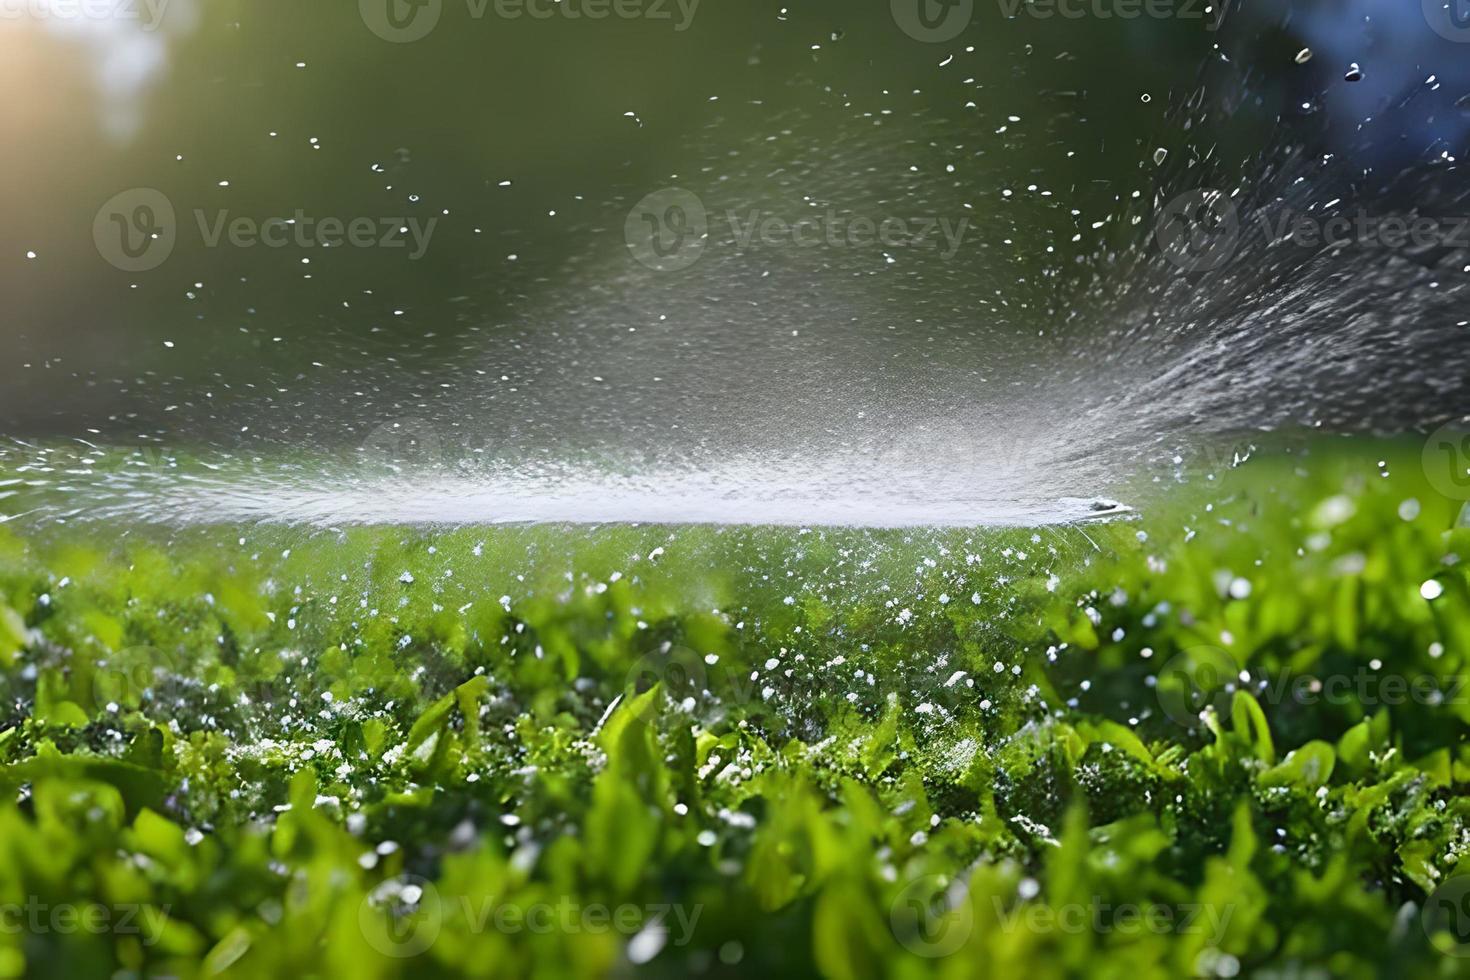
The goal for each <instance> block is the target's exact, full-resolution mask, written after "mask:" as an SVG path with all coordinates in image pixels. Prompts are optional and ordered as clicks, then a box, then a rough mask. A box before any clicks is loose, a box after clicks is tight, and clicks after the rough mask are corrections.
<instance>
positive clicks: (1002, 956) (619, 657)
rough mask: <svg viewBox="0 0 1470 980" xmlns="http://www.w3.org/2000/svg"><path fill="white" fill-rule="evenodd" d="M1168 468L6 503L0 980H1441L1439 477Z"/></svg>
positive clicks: (1459, 935) (1450, 941) (1450, 932)
mask: <svg viewBox="0 0 1470 980" xmlns="http://www.w3.org/2000/svg"><path fill="white" fill-rule="evenodd" d="M1163 483H1164V484H1167V486H1166V487H1164V488H1159V487H1154V488H1153V489H1152V492H1151V493H1150V494H1148V495H1146V496H1147V499H1148V500H1149V501H1150V502H1149V503H1148V504H1146V505H1144V506H1141V507H1140V508H1139V513H1138V514H1137V515H1136V519H1128V520H1119V521H1113V522H1109V523H1099V524H1088V525H1084V526H1068V527H1051V528H1037V529H1014V528H1013V529H951V530H943V529H937V530H926V531H922V532H916V531H891V532H890V531H885V532H876V531H862V530H818V529H812V530H794V529H793V530H777V529H735V528H728V529H716V528H702V527H700V528H663V527H626V526H623V527H606V528H554V527H535V528H473V527H460V528H452V529H424V528H419V529H404V528H384V527H359V528H346V529H341V530H306V529H300V528H287V527H278V526H269V525H262V526H249V527H241V526H231V527H206V528H195V529H192V530H176V531H172V532H169V531H165V530H164V529H161V528H150V527H135V526H125V525H122V524H120V523H117V522H109V523H104V524H91V523H82V524H74V525H64V526H50V527H46V528H36V527H27V526H26V525H25V523H24V522H23V521H16V522H12V523H11V524H10V525H3V526H0V661H3V672H0V683H3V684H4V689H3V691H0V694H3V700H0V781H3V782H4V784H5V786H6V792H5V802H4V803H3V804H0V849H3V851H4V854H3V858H0V974H3V975H22V974H25V973H27V972H32V973H36V972H44V973H47V974H50V975H68V976H76V977H90V976H103V975H114V974H116V975H125V976H162V975H168V976H183V977H193V976H211V975H223V976H245V977H254V976H277V977H279V976H296V975H321V976H350V977H354V978H371V977H388V976H399V975H404V976H435V975H445V976H460V975H472V976H504V977H548V978H553V977H555V978H561V977H567V976H574V975H575V976H602V975H612V976H624V975H631V974H637V975H648V976H670V977H679V976H686V975H699V976H708V977H720V976H730V977H734V976H792V977H807V976H813V975H823V976H828V977H833V978H840V980H841V978H867V977H875V978H876V977H921V976H949V977H956V978H961V977H963V978H971V977H986V976H996V977H1009V976H1023V975H1029V976H1071V975H1081V974H1084V973H1086V974H1089V975H1092V976H1118V977H1126V978H1128V980H1141V978H1145V977H1155V976H1157V977H1179V976H1186V975H1192V976H1217V977H1231V976H1237V975H1241V976H1244V975H1272V976H1281V977H1285V976H1294V977H1309V976H1321V977H1327V976H1332V977H1377V976H1380V975H1387V974H1390V973H1392V974H1393V975H1397V976H1405V977H1452V976H1462V975H1463V971H1464V969H1465V963H1466V962H1467V961H1466V960H1465V959H1464V957H1466V956H1470V857H1467V854H1470V798H1467V797H1466V795H1465V786H1466V784H1467V782H1470V746H1467V744H1466V742H1465V733H1466V730H1467V723H1470V692H1467V691H1466V690H1465V681H1466V680H1467V678H1470V669H1467V668H1470V664H1467V660H1466V658H1467V656H1470V577H1467V573H1466V565H1465V563H1464V559H1466V558H1470V527H1458V526H1457V524H1458V518H1459V514H1460V502H1459V501H1451V500H1447V499H1446V498H1444V497H1443V496H1441V495H1440V494H1438V493H1436V492H1435V491H1434V490H1433V489H1432V487H1431V486H1430V484H1429V482H1428V481H1427V479H1426V475H1425V473H1424V470H1423V467H1422V465H1421V462H1420V456H1419V447H1418V446H1415V445H1406V446H1383V445H1377V444H1367V443H1361V442H1348V443H1340V444H1332V445H1325V444H1324V445H1315V446H1313V447H1312V449H1311V451H1310V452H1308V451H1306V450H1303V449H1301V448H1298V449H1295V450H1293V451H1291V452H1286V451H1282V452H1280V453H1278V454H1268V455H1266V456H1258V457H1257V458H1255V459H1252V460H1251V461H1250V462H1249V463H1247V464H1245V465H1243V466H1240V467H1238V468H1235V469H1231V470H1228V471H1226V472H1220V473H1213V474H1210V473H1194V472H1183V471H1181V472H1178V473H1173V472H1171V473H1168V474H1165V476H1164V477H1163ZM6 528H9V530H6ZM1104 954H1106V955H1104Z"/></svg>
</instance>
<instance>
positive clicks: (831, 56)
mask: <svg viewBox="0 0 1470 980" xmlns="http://www.w3.org/2000/svg"><path fill="white" fill-rule="evenodd" d="M1046 9H1049V8H1045V7H1043V8H1040V10H1041V12H1042V15H1040V16H1039V15H1038V8H1034V7H1028V6H1024V5H1016V4H1012V3H1008V2H1001V0H988V2H981V0H976V2H974V3H971V2H969V0H964V2H961V3H958V4H956V5H953V6H944V5H941V4H939V3H937V2H935V0H893V2H892V3H888V2H876V0H875V2H871V3H863V4H857V3H852V2H851V0H810V2H800V0H701V2H698V3H695V2H693V0H685V3H684V4H682V5H681V4H679V3H677V2H676V0H624V2H623V3H622V4H620V5H619V6H617V7H616V8H614V7H613V6H612V4H611V3H610V2H609V3H607V4H605V5H603V6H599V4H598V2H597V0H561V2H560V3H558V4H549V3H548V4H537V3H534V2H533V3H532V4H531V6H530V7H529V8H528V7H525V6H523V5H520V4H513V3H507V2H505V0H502V3H500V4H499V5H497V4H495V3H494V2H488V3H486V4H480V3H478V0H442V2H441V0H418V2H417V3H408V2H404V0H363V2H362V3H360V4H354V3H350V2H346V0H340V2H335V3H331V4H324V3H323V4H302V3H299V2H297V0H252V2H249V3H244V2H232V0H116V2H114V0H107V2H103V0H95V2H93V3H86V2H80V0H78V2H77V3H66V2H64V0H62V2H58V0H6V3H5V7H4V14H3V17H0V73H3V77H4V79H5V82H6V84H7V89H8V90H9V91H11V92H12V93H13V97H12V98H10V99H7V100H5V101H4V103H3V104H0V154H3V159H4V173H5V176H6V179H5V180H4V181H3V182H0V207H3V211H4V214H5V215H6V218H7V220H6V221H5V223H4V228H3V230H0V291H3V292H0V295H3V296H4V300H5V302H4V305H3V314H0V337H3V344H4V352H5V357H4V358H3V359H0V431H3V432H4V433H5V434H6V435H8V436H11V437H16V438H33V437H36V438H39V437H48V436H67V437H70V436H78V435H84V434H85V435H87V436H88V438H96V439H99V440H111V441H115V442H121V443H130V442H134V441H136V440H139V439H142V440H145V441H146V440H157V441H168V442H170V443H210V444H220V445H241V444H252V445H253V444H258V443H262V442H281V443H293V444H296V443H301V442H303V441H310V442H314V443H318V444H325V445H335V444H341V445H352V444H355V443H360V442H361V441H362V439H363V438H365V437H366V436H367V435H368V434H369V433H371V432H372V431H373V430H374V429H375V428H376V427H379V426H381V425H383V424H384V423H385V421H387V420H392V419H401V418H404V417H412V416H424V417H433V418H448V419H454V420H456V421H458V420H461V419H463V418H473V419H476V420H478V422H479V424H480V425H481V427H482V428H485V429H487V430H493V431H495V432H496V433H498V434H499V435H501V436H503V437H504V439H506V440H508V441H510V442H514V441H515V440H516V439H524V440H527V441H528V442H537V443H545V442H547V441H548V440H562V441H570V442H574V443H575V442H579V441H580V443H582V444H595V443H597V441H598V440H599V439H601V438H603V437H605V436H606V434H607V432H609V431H612V430H613V429H616V430H617V431H619V432H622V433H627V432H630V431H633V432H637V431H642V432H643V434H644V438H643V440H642V441H643V443H653V442H656V441H657V440H658V438H659V437H660V436H659V433H666V432H668V431H669V429H670V427H673V428H680V427H682V428H683V429H684V430H685V432H686V435H684V436H682V438H688V439H689V440H691V441H692V442H693V443H696V444H697V443H698V441H699V440H700V439H701V438H706V437H710V436H712V434H714V433H717V432H718V433H721V434H722V436H721V437H722V438H725V439H728V440H731V442H732V444H741V445H745V446H758V445H759V444H761V442H762V440H768V439H769V438H770V436H771V432H772V430H773V429H779V430H781V431H782V432H783V433H791V432H795V433H798V434H803V433H805V434H808V435H810V436H811V437H813V438H818V437H820V436H821V433H822V432H828V433H830V432H834V431H840V430H842V429H843V428H844V427H846V426H850V425H861V424H865V422H864V421H863V420H872V419H880V420H881V419H882V418H884V417H885V413H887V414H888V417H891V416H892V414H893V413H901V412H905V411H907V410H908V409H909V408H912V407H913V406H914V405H915V404H916V403H919V402H923V403H925V404H924V412H925V413H926V414H929V415H933V414H936V413H942V412H944V411H945V410H946V406H951V405H953V404H956V403H957V401H960V400H963V399H965V398H969V397H971V395H972V394H973V393H974V392H975V391H979V390H982V389H985V388H986V386H989V389H990V390H996V391H998V394H997V396H996V397H995V398H994V405H995V406H1003V405H1004V404H1005V402H1006V389H1007V387H1008V386H1009V387H1010V388H1011V389H1012V390H1014V389H1015V388H1021V389H1025V388H1028V387H1030V386H1031V385H1033V384H1034V383H1035V378H1036V374H1035V371H1037V370H1040V369H1039V368H1036V365H1042V364H1047V363H1051V362H1054V361H1055V360H1056V359H1058V358H1062V359H1066V358H1069V357H1070V358H1073V359H1074V360H1075V359H1077V358H1079V357H1080V358H1081V359H1082V360H1083V361H1089V360H1090V361H1093V362H1095V363H1096V365H1097V367H1098V370H1099V372H1105V371H1106V369H1107V365H1106V361H1107V360H1108V358H1107V356H1105V355H1100V354H1098V353H1097V351H1096V349H1094V350H1092V351H1089V350H1088V346H1089V344H1090V343H1092V342H1093V340H1094V339H1095V338H1098V337H1100V336H1102V335H1104V334H1106V332H1107V329H1108V326H1107V324H1106V323H1099V322H1097V320H1096V318H1095V317H1093V316H1090V315H1089V309H1088V302H1089V300H1088V297H1090V296H1091V297H1095V296H1097V295H1098V291H1099V281H1100V280H1105V279H1106V277H1107V276H1108V275H1109V274H1110V272H1109V270H1110V268H1112V267H1114V266H1115V265H1116V263H1117V260H1118V257H1119V256H1120V255H1125V254H1128V253H1130V252H1134V251H1137V250H1139V249H1142V248H1145V247H1147V245H1148V241H1147V240H1148V235H1149V231H1150V227H1151V220H1149V219H1148V212H1147V208H1148V207H1149V206H1151V205H1152V203H1153V202H1154V201H1155V200H1157V199H1158V198H1159V197H1160V195H1163V194H1167V193H1169V192H1170V191H1177V190H1180V189H1187V188H1190V187H1194V186H1198V183H1197V181H1198V180H1199V179H1200V176H1201V174H1203V173H1204V172H1206V171H1207V170H1208V171H1209V172H1211V173H1213V174H1219V173H1221V172H1224V173H1227V174H1234V175H1236V176H1237V177H1238V176H1239V175H1240V174H1243V173H1248V172H1249V171H1250V168H1252V167H1256V166H1260V165H1261V161H1263V160H1265V159H1269V158H1270V157H1271V156H1272V154H1273V153H1274V152H1276V150H1277V149H1279V148H1281V147H1284V146H1290V147H1291V148H1292V149H1293V152H1296V153H1298V154H1302V155H1305V156H1308V157H1311V156H1314V155H1321V154H1329V155H1337V156H1339V157H1341V156H1348V157H1351V158H1352V161H1353V165H1354V167H1355V168H1357V172H1358V176H1359V177H1360V178H1361V179H1362V180H1363V181H1365V182H1368V183H1371V182H1372V181H1373V180H1375V179H1378V177H1382V178H1383V179H1384V180H1385V181H1388V180H1389V179H1390V178H1392V177H1393V176H1394V175H1397V174H1400V173H1402V172H1403V171H1405V170H1407V169H1410V168H1413V167H1415V166H1418V165H1421V164H1423V163H1425V162H1427V161H1435V160H1443V159H1444V157H1445V156H1446V155H1447V154H1451V153H1458V152H1460V151H1462V150H1463V148H1464V146H1465V142H1466V130H1467V126H1470V104H1467V102H1466V101H1465V98H1466V95H1467V93H1470V57H1467V55H1470V46H1467V45H1466V44H1464V43H1461V42H1462V41H1465V40H1466V39H1467V38H1466V37H1465V36H1458V37H1457V36H1455V35H1454V34H1453V31H1451V32H1449V33H1446V32H1445V31H1441V30H1434V29H1429V18H1427V16H1426V13H1425V11H1424V10H1421V9H1420V4H1419V2H1418V0H1412V2H1404V0H1397V2H1394V3H1390V2H1388V0H1336V2H1327V0H1321V2H1298V3H1287V2H1277V3H1266V2H1260V0H1250V2H1245V0H1243V2H1240V3H1238V4H1233V5H1232V6H1231V7H1229V8H1227V9H1225V10H1217V9H1212V8H1209V7H1207V6H1206V5H1204V4H1203V3H1199V4H1194V3H1191V2H1189V0H1180V3H1179V4H1177V5H1176V6H1175V7H1174V8H1173V9H1174V11H1175V13H1174V15H1172V16H1167V17H1148V16H1143V17H1138V18H1136V19H1124V18H1122V17H1116V16H1113V17H1099V16H1095V15H1087V16H1081V17H1076V18H1073V17H1064V16H1060V15H1058V16H1045V10H1046ZM533 11H534V13H535V14H537V15H536V16H533ZM599 11H605V12H607V16H605V17H598V16H596V14H597V13H598V12H599ZM620 11H621V12H622V14H621V15H620V13H619V12H620ZM1453 14H1454V11H1453V10H1449V9H1447V10H1446V17H1447V18H1449V19H1448V20H1447V21H1446V22H1445V23H1447V24H1449V25H1452V26H1453V25H1454V24H1457V23H1463V21H1456V20H1454V19H1453ZM574 15H580V16H574ZM955 18H958V19H955ZM935 25H937V26H935ZM1467 33H1470V31H1467ZM951 35H952V36H951ZM1304 48H1310V49H1311V50H1312V52H1313V56H1312V57H1311V58H1310V59H1308V60H1305V61H1303V60H1302V59H1301V58H1300V57H1299V56H1298V52H1299V51H1301V50H1302V49H1304ZM1355 73H1356V75H1357V77H1356V78H1354V77H1352V76H1353V75H1354V74H1355ZM670 187H675V188H682V189H687V190H688V191H691V192H693V193H694V194H696V195H697V196H698V198H699V200H700V201H701V202H702V203H703V204H704V205H705V206H706V207H707V208H708V211H709V213H710V215H711V216H712V219H711V221H712V227H711V247H709V248H708V249H706V251H705V254H704V255H703V256H702V257H701V258H700V261H699V264H697V265H695V266H693V267H692V268H688V269H685V270H681V271H677V272H659V271H656V270H652V269H649V268H647V267H646V266H644V265H642V264H640V263H638V262H636V261H633V260H632V259H631V258H630V255H629V242H628V241H627V240H626V233H625V225H626V220H627V218H628V215H629V212H630V209H631V208H634V206H635V204H636V203H637V202H639V201H640V200H641V199H643V198H644V197H645V196H646V195H648V194H650V193H654V192H657V191H659V190H661V189H664V188H670ZM139 189H146V190H148V191H156V192H158V194H160V195H162V199H163V200H164V201H166V202H167V206H168V207H171V209H172V211H173V215H172V221H171V222H168V223H169V225H170V229H171V230H170V229H165V230H164V231H165V234H164V238H160V239H159V240H158V241H159V242H162V243H163V244H166V245H167V246H168V247H167V249H165V251H166V257H164V258H161V259H160V258H159V254H158V252H157V251H154V252H152V253H150V254H149V255H147V256H145V257H144V258H143V263H144V264H147V265H151V266H152V267H149V268H144V269H133V270H129V269H125V268H119V267H118V265H119V264H121V265H128V263H129V261H130V260H129V259H127V258H126V257H124V258H123V259H122V260H121V261H120V262H119V261H118V256H117V255H116V253H114V252H112V251H111V247H110V246H99V241H105V240H106V236H107V235H108V234H112V235H117V234H119V233H129V234H142V233H144V232H146V231H147V230H148V228H150V227H153V228H154V230H155V231H157V230H158V228H159V227H161V225H160V222H163V221H164V220H165V218H166V217H167V216H165V215H163V214H162V213H161V211H159V210H158V209H156V208H149V209H147V210H145V211H139V210H138V203H139V201H140V200H142V199H139V198H137V197H136V194H137V193H138V191H139ZM119 195H122V196H121V197H119ZM129 195H133V196H129ZM156 200H157V199H156V198H153V197H149V198H147V199H146V201H147V202H152V201H156ZM109 202H113V203H112V204H111V205H109ZM118 202H120V203H118ZM1139 202H1142V203H1139ZM145 203H146V202H145ZM109 208H110V210H109ZM731 213H734V214H736V215H740V216H743V217H742V218H741V219H740V220H745V216H751V215H762V214H763V215H777V216H781V217H783V218H784V219H785V220H788V221H790V220H794V219H796V218H800V217H802V216H803V215H807V214H818V215H825V214H828V213H839V214H843V215H852V214H862V215H868V216H871V217H873V218H874V219H875V220H879V221H881V220H882V219H883V218H884V217H891V216H897V217H899V218H901V219H903V220H910V219H912V220H919V219H930V218H933V219H949V220H952V221H955V222H958V221H959V220H960V219H966V220H967V221H968V225H967V231H966V237H965V240H964V242H963V246H962V247H960V248H959V249H957V250H956V251H955V253H954V255H953V256H952V257H949V258H945V257H941V256H939V255H937V254H933V253H930V252H922V253H920V252H916V251H914V250H907V251H904V250H899V251H895V250H893V249H885V248H883V247H882V246H881V245H877V244H870V245H867V246H853V247H843V248H838V249H831V248H827V249H801V248H789V247H788V248H784V249H781V248H778V247H775V246H772V247H769V248H764V249H761V248H754V249H751V248H746V249H742V248H741V247H740V246H739V244H738V243H737V242H735V241H733V240H731V238H730V235H729V234H728V233H727V232H728V228H729V222H728V221H727V220H726V219H725V217H724V216H726V215H728V214H731ZM1139 215H1143V216H1144V219H1145V220H1143V221H1142V222H1141V223H1140V221H1139V220H1137V218H1138V216H1139ZM237 218H244V219H248V221H249V222H253V223H254V224H255V225H256V226H259V225H262V224H267V223H269V222H270V221H271V220H272V219H279V220H286V221H291V220H294V221H296V222H297V223H298V224H300V223H303V222H305V223H310V222H317V223H319V222H321V221H322V220H323V219H336V220H339V221H340V222H342V223H343V224H344V225H345V224H347V223H350V222H352V221H354V220H357V219H368V220H369V221H370V222H372V226H373V227H374V228H380V227H383V228H387V227H392V226H395V225H396V226H400V227H407V225H408V223H409V222H410V221H413V222H416V225H415V227H417V228H418V229H419V230H420V232H426V233H427V236H426V237H424V235H421V234H417V233H416V235H400V236H399V242H398V246H397V247H391V248H390V247H381V246H379V245H377V244H374V245H372V246H370V247H354V246H353V245H351V244H342V245H338V246H337V247H327V248H323V247H321V246H320V244H319V243H316V242H307V243H302V242H298V241H296V240H294V239H293V240H290V241H288V242H287V244H285V245H284V246H283V247H266V246H265V245H262V244H255V245H254V246H253V247H241V246H239V245H235V244H231V242H230V241H229V240H228V237H226V238H223V239H221V240H220V241H218V242H217V243H215V244H211V242H210V235H211V233H212V232H211V229H214V228H218V227H221V226H222V225H221V223H222V222H230V221H234V220H235V219H237ZM150 220H151V221H153V222H154V224H153V225H150V224H149V221H150ZM385 223H386V224H385ZM737 225H738V221H737ZM721 236H724V238H723V239H722V237H721ZM165 238H166V239H167V241H165V240H164V239H165ZM420 239H422V241H421V244H422V248H419V247H416V246H415V242H416V241H418V240H420ZM405 242H406V243H407V245H406V247H404V246H405ZM135 244H136V245H137V248H138V249H139V250H141V251H147V250H148V248H149V247H150V246H148V245H147V244H146V242H145V241H144V239H141V238H138V239H136V240H135ZM420 253H421V254H420ZM140 254H141V252H140ZM110 259H111V261H110ZM1079 345H1080V353H1079ZM946 379H947V380H946ZM956 379H958V380H956ZM996 410H997V411H1001V410H1002V409H1000V408H999V407H997V409H996ZM1028 411H1029V410H1028ZM741 433H744V436H742V435H741Z"/></svg>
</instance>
